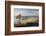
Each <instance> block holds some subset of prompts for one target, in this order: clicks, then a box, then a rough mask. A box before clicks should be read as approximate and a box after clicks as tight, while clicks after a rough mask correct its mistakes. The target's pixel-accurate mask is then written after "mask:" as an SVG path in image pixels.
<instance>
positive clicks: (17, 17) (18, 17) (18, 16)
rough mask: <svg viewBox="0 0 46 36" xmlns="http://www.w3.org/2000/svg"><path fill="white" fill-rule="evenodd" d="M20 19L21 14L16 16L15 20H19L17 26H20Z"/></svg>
mask: <svg viewBox="0 0 46 36" xmlns="http://www.w3.org/2000/svg"><path fill="white" fill-rule="evenodd" d="M20 18H21V14H19V15H17V16H16V19H19V24H20Z"/></svg>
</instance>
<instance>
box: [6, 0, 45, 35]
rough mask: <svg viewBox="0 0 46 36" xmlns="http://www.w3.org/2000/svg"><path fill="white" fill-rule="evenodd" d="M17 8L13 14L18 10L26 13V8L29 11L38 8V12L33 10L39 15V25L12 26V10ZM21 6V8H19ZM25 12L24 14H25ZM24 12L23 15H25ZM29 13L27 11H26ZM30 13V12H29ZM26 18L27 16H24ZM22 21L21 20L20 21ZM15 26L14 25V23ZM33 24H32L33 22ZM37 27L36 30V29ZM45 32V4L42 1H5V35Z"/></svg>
mask: <svg viewBox="0 0 46 36" xmlns="http://www.w3.org/2000/svg"><path fill="white" fill-rule="evenodd" d="M14 8H15V9H17V8H18V9H17V10H16V11H15V15H16V14H17V13H16V12H18V11H20V12H21V11H22V10H23V11H24V10H25V12H26V13H27V9H28V8H30V9H28V10H29V11H32V8H33V9H36V10H37V9H39V8H40V9H39V10H40V11H39V14H40V15H39V14H38V13H37V12H36V11H35V10H33V11H35V12H36V13H34V15H35V14H38V15H39V25H37V26H36V25H35V26H36V27H17V28H16V27H15V29H14V28H13V26H14V24H13V23H14V20H15V19H14V20H13V18H14V13H13V12H14V11H13V9H14ZM21 8H22V9H21ZM25 8H26V9H25ZM26 13H25V14H26ZM25 14H24V16H25ZM28 14H29V12H28ZM30 14H32V13H30ZM26 18H27V17H26ZM21 23H22V22H21ZM15 26H16V25H15ZM33 26H34V24H33ZM39 26H40V27H39ZM36 29H37V30H36ZM44 32H45V5H44V3H38V2H37V3H36V2H20V1H5V35H18V34H35V33H44Z"/></svg>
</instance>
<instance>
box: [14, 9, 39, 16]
mask: <svg viewBox="0 0 46 36" xmlns="http://www.w3.org/2000/svg"><path fill="white" fill-rule="evenodd" d="M18 14H21V16H38V15H39V9H24V8H14V15H15V16H16V15H18Z"/></svg>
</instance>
